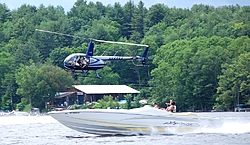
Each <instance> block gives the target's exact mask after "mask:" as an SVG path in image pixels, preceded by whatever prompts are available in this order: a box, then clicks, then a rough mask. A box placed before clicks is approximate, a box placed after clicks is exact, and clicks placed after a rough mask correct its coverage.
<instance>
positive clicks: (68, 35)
mask: <svg viewBox="0 0 250 145" xmlns="http://www.w3.org/2000/svg"><path fill="white" fill-rule="evenodd" d="M36 31H39V32H45V33H51V34H57V35H62V36H67V37H73V38H80V39H85V40H92V39H91V38H83V37H80V36H74V35H70V34H64V33H59V32H53V31H48V30H41V29H36Z"/></svg>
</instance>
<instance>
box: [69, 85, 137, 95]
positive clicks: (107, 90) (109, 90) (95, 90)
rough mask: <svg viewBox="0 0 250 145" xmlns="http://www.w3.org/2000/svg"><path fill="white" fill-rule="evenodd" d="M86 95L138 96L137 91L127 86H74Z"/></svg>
mask: <svg viewBox="0 0 250 145" xmlns="http://www.w3.org/2000/svg"><path fill="white" fill-rule="evenodd" d="M73 87H74V88H76V89H77V90H79V91H82V92H83V93H85V94H138V93H140V91H137V90H135V89H133V88H131V87H129V86H126V85H73Z"/></svg>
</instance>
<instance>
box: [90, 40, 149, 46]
mask: <svg viewBox="0 0 250 145" xmlns="http://www.w3.org/2000/svg"><path fill="white" fill-rule="evenodd" d="M93 41H96V42H104V43H113V44H125V45H134V46H146V47H148V45H144V44H136V43H128V42H115V41H106V40H98V39H93Z"/></svg>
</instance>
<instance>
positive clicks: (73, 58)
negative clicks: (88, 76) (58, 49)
mask: <svg viewBox="0 0 250 145" xmlns="http://www.w3.org/2000/svg"><path fill="white" fill-rule="evenodd" d="M78 57H79V55H77V54H71V55H69V56H68V57H66V58H65V60H64V63H65V64H67V65H74V64H75V63H76V60H77V58H78Z"/></svg>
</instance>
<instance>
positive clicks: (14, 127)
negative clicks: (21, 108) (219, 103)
mask: <svg viewBox="0 0 250 145" xmlns="http://www.w3.org/2000/svg"><path fill="white" fill-rule="evenodd" d="M200 114H202V115H205V116H211V117H219V118H220V119H221V120H223V125H222V127H220V128H216V129H213V128H200V129H199V130H197V131H195V132H193V133H185V134H182V133H179V132H171V134H169V133H168V134H166V135H157V132H155V133H154V132H153V133H152V135H150V136H109V137H99V136H96V135H90V134H84V133H80V132H77V131H74V130H71V129H69V128H67V127H65V126H63V125H61V124H60V123H58V122H57V121H56V120H55V119H53V118H52V117H50V116H40V117H36V116H11V117H0V132H1V135H0V145H12V144H17V145H19V144H20V145H45V144H49V145H75V144H91V145H95V144H98V145H99V144H108V145H117V144H119V145H123V144H124V145H130V144H131V145H134V144H137V145H145V144H146V145H152V144H166V143H167V144H171V145H175V144H176V145H177V144H182V145H183V144H187V145H195V144H197V145H200V144H209V145H211V144H219V145H224V144H225V145H227V144H231V145H235V144H240V145H249V144H250V140H249V135H250V112H237V113H234V112H231V113H228V112H227V113H200ZM189 141H191V142H189Z"/></svg>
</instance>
